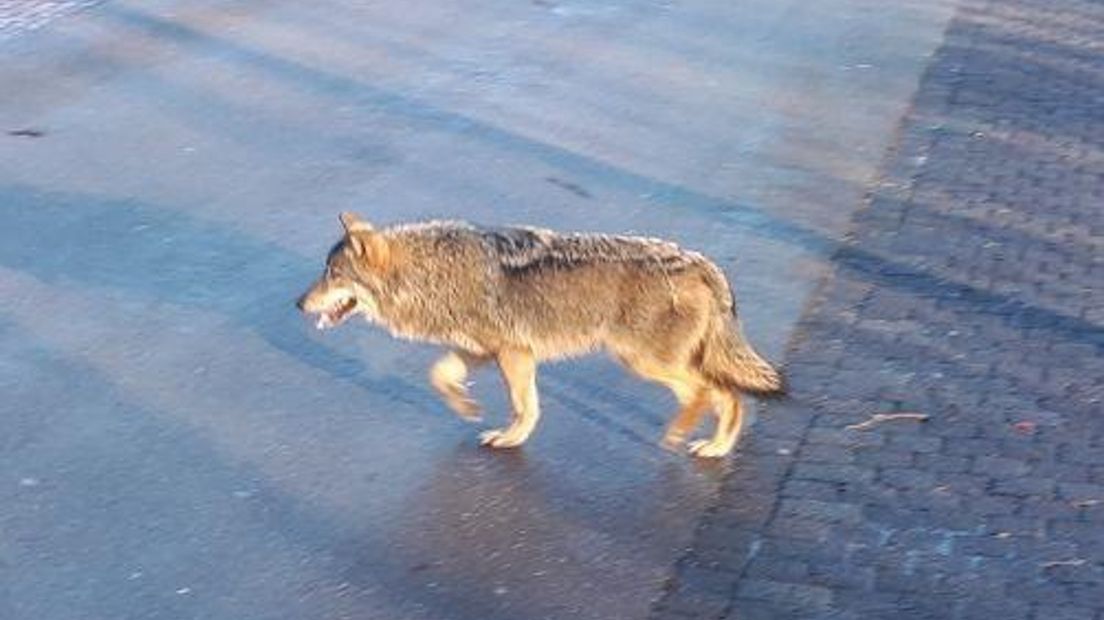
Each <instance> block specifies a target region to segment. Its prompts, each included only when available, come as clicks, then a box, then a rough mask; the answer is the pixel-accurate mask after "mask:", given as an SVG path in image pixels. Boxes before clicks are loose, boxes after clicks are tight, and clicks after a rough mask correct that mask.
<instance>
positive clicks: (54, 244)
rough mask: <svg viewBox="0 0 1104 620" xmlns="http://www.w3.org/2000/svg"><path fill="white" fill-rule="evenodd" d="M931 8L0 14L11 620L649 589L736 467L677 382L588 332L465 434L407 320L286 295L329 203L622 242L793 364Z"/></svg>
mask: <svg viewBox="0 0 1104 620" xmlns="http://www.w3.org/2000/svg"><path fill="white" fill-rule="evenodd" d="M949 11H950V7H949V6H947V5H946V4H943V3H938V2H930V3H920V2H916V3H882V2H875V1H874V0H869V1H865V2H864V1H856V0H829V1H827V2H821V3H806V2H801V1H799V0H792V1H785V2H773V1H767V0H751V1H747V2H735V3H734V2H731V1H707V0H703V1H701V2H689V3H674V2H662V1H641V2H636V1H627V0H614V1H611V2H604V3H594V2H589V1H584V0H576V1H559V0H548V1H544V0H534V1H533V2H529V3H517V2H506V1H494V0H492V1H486V2H478V3H460V2H457V3H450V2H437V1H434V2H424V3H411V4H410V5H409V6H405V5H404V7H403V8H402V10H398V9H397V8H396V6H392V5H389V4H386V3H372V4H365V3H353V2H319V3H299V2H277V1H274V2H209V1H201V2H186V3H185V2H114V1H108V2H105V3H102V4H99V5H96V6H93V7H91V8H87V9H85V10H83V11H80V12H77V13H75V14H71V15H64V16H61V17H59V18H58V19H56V20H54V21H52V22H50V23H49V24H46V25H44V26H42V27H41V28H39V29H37V30H35V31H33V32H26V33H21V34H17V36H9V37H8V38H6V39H0V129H2V130H3V133H2V134H0V394H2V395H3V398H2V400H0V423H2V430H0V618H4V619H7V620H31V619H34V620H60V619H69V618H81V619H84V618H143V619H146V618H203V619H205V620H220V619H227V620H231V619H232V620H244V619H261V618H264V619H268V618H272V619H276V618H281V619H282V618H288V619H291V618H295V619H302V618H358V619H359V618H379V619H388V620H394V619H407V618H409V619H423V618H424V619H430V618H447V619H468V618H471V619H473V620H474V619H480V620H492V619H496V618H501V619H516V618H526V619H528V618H594V619H603V620H608V619H612V618H644V617H646V616H647V613H648V609H649V606H650V604H651V602H652V601H653V600H654V599H655V598H656V596H657V595H658V594H659V592H660V590H661V588H662V586H663V583H664V580H665V579H666V578H667V577H668V576H669V575H670V573H671V569H672V566H673V564H674V563H675V562H676V561H677V559H678V558H679V557H680V555H681V554H682V553H683V551H684V549H685V548H686V545H687V544H688V541H689V540H690V537H691V535H692V533H693V529H694V526H695V523H696V522H697V519H698V517H699V516H700V514H701V513H702V511H703V510H706V509H708V507H709V506H710V502H711V498H712V497H713V494H714V491H715V489H716V486H717V483H718V481H719V480H720V479H721V478H722V477H723V476H724V475H725V472H726V471H728V470H729V469H730V468H733V467H754V463H753V462H749V459H750V457H749V456H747V455H741V454H736V455H735V456H734V457H733V458H730V459H727V460H725V461H722V462H713V463H700V462H698V463H696V462H693V461H692V460H690V459H689V458H687V457H685V456H683V455H679V454H672V453H668V452H665V451H663V450H661V449H660V448H659V447H658V445H657V443H656V442H657V440H658V438H659V436H660V433H661V430H662V427H663V425H664V423H665V421H666V419H667V417H668V416H669V414H670V413H671V412H672V410H673V407H674V403H673V400H672V399H671V397H670V396H669V395H668V394H667V393H666V392H665V391H664V390H662V389H660V388H658V387H655V386H651V385H647V384H644V383H642V382H640V381H638V380H636V379H634V378H632V377H630V376H628V375H627V374H625V373H623V372H621V371H620V370H619V369H618V368H616V366H615V365H614V364H613V363H612V362H609V361H607V360H605V359H602V358H601V357H594V358H588V359H586V360H581V361H577V362H572V363H564V364H558V365H554V366H547V367H545V368H543V369H542V371H541V374H540V377H539V386H540V390H541V396H542V403H543V408H544V414H545V415H544V418H543V420H542V422H541V426H540V427H539V428H538V430H537V433H536V434H535V436H534V437H533V439H532V440H531V441H530V443H529V444H528V445H527V446H526V447H525V448H524V449H522V450H517V451H509V452H492V451H488V450H484V449H481V448H479V447H478V446H477V441H476V436H477V431H478V430H479V429H480V427H479V426H472V425H469V424H465V423H463V422H461V421H460V420H458V419H457V418H455V417H454V416H452V415H451V414H450V413H448V412H447V410H446V409H445V407H444V406H443V405H442V404H440V403H439V402H438V400H437V399H436V398H435V396H434V395H433V394H432V393H431V391H430V390H429V388H428V386H427V384H426V381H425V379H424V378H425V371H426V369H427V367H428V365H429V364H430V362H431V361H432V360H433V358H434V355H435V353H436V352H435V351H434V350H433V349H432V348H431V347H427V346H422V345H416V344H410V343H400V342H396V341H393V340H391V339H390V338H389V337H388V336H386V335H384V334H381V333H379V332H377V331H374V330H373V329H371V328H369V327H368V326H366V325H346V326H343V327H341V328H340V329H338V330H335V331H330V332H325V333H317V332H315V331H313V330H312V329H311V327H310V325H309V322H307V321H304V320H303V319H302V318H301V317H300V316H298V315H297V313H296V310H295V308H294V306H293V302H294V299H295V297H296V296H297V295H298V294H300V293H301V292H302V291H303V290H304V289H305V287H306V286H307V284H308V283H309V281H310V280H311V279H312V278H313V277H314V276H315V275H316V273H317V271H318V270H319V269H320V267H321V262H322V259H323V257H324V253H325V251H326V249H327V248H328V247H329V245H330V244H331V243H332V242H333V241H334V240H335V239H336V237H337V235H338V231H339V227H338V224H337V219H336V215H337V213H338V212H339V211H341V210H355V211H358V212H359V213H361V214H362V215H363V216H365V217H367V218H368V219H371V220H373V221H375V222H377V223H380V224H386V223H389V222H396V221H405V220H410V219H417V218H423V217H455V218H463V219H469V220H473V221H477V222H482V223H488V224H507V223H527V224H535V225H545V226H551V227H555V228H560V229H585V230H600V231H611V232H635V233H641V234H648V235H655V236H662V237H668V238H672V239H674V240H676V241H679V242H680V243H682V244H683V245H686V246H688V247H691V248H694V249H698V250H701V251H704V252H706V253H707V254H709V255H711V256H712V257H714V258H715V259H716V260H717V262H718V263H719V264H720V265H721V266H722V267H723V268H724V269H725V270H726V272H727V273H728V274H729V276H730V278H731V280H732V282H733V284H734V286H735V289H736V294H737V298H738V299H739V303H740V305H741V310H742V313H743V315H744V317H745V318H744V320H745V324H746V327H747V330H748V332H749V334H750V337H751V339H752V340H753V341H754V342H755V343H756V344H757V345H758V346H759V347H760V348H761V349H762V350H763V351H764V352H765V353H767V354H768V355H769V356H770V357H772V358H775V359H781V358H783V357H784V350H785V344H786V341H787V339H788V337H789V336H790V334H791V332H792V330H793V326H794V323H795V321H796V320H797V318H798V316H799V315H800V313H801V311H802V307H803V305H804V303H805V300H806V298H807V296H808V294H809V293H810V291H811V289H812V287H813V286H815V284H816V282H817V280H818V278H819V277H820V275H821V274H822V270H823V269H824V258H825V257H826V256H828V255H829V254H830V253H831V252H832V251H833V249H834V248H835V247H836V245H837V243H838V242H839V240H840V239H841V238H842V235H843V233H844V232H845V231H846V225H847V221H848V218H849V216H850V214H851V213H852V212H853V211H854V209H856V208H858V207H859V206H860V205H861V202H862V196H863V193H864V191H865V188H866V187H867V186H868V184H869V183H870V182H871V181H872V180H873V179H872V175H873V174H874V170H875V169H876V166H877V165H878V163H879V162H880V161H881V159H882V158H883V156H884V154H885V151H886V149H887V148H888V147H889V146H890V145H891V144H892V141H893V135H894V129H895V127H896V124H897V123H898V121H899V119H900V117H901V115H902V114H903V113H904V112H905V110H906V106H907V103H908V100H909V98H910V96H911V95H912V93H913V90H914V88H915V85H916V81H917V79H918V77H919V75H920V73H921V72H922V71H923V69H924V67H925V65H926V63H927V59H928V55H929V54H930V52H931V51H932V50H933V49H934V47H935V46H936V45H937V44H938V42H939V40H940V38H941V36H942V28H943V26H944V23H945V21H946V19H947V18H948V17H949ZM9 34H10V33H9ZM476 381H477V384H476V388H475V390H476V394H477V395H478V396H479V398H480V399H481V400H483V402H484V404H485V406H486V408H487V409H488V411H489V413H488V421H487V423H486V424H497V423H501V422H502V421H503V420H504V419H505V415H506V414H505V411H506V410H505V407H506V403H505V399H504V398H503V395H502V393H501V387H500V382H499V380H498V378H497V377H496V376H495V375H494V374H493V373H492V372H488V371H484V372H481V373H480V374H478V375H477V376H476ZM751 432H754V428H752V430H751Z"/></svg>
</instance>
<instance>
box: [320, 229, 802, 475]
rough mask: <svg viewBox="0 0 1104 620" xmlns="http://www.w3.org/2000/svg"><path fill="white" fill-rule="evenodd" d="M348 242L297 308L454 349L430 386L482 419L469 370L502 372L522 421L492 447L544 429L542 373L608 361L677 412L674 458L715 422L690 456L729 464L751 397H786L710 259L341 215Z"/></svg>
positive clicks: (668, 440) (622, 242)
mask: <svg viewBox="0 0 1104 620" xmlns="http://www.w3.org/2000/svg"><path fill="white" fill-rule="evenodd" d="M341 221H342V223H343V224H344V226H345V236H344V237H343V238H342V240H341V241H340V242H338V243H337V245H335V246H334V248H333V250H331V251H330V254H329V257H328V259H327V263H326V270H325V272H324V273H323V275H322V277H321V278H320V279H319V280H318V281H317V282H316V283H315V284H314V285H313V286H312V287H311V289H310V290H309V291H307V293H306V294H304V295H303V297H302V299H301V300H300V301H299V307H300V308H301V309H302V310H303V311H304V312H307V313H309V314H316V315H318V326H319V328H323V327H330V326H333V325H337V324H338V323H341V322H342V321H344V320H345V319H347V318H348V317H350V316H352V315H354V314H362V315H364V316H365V317H366V318H367V319H368V320H370V321H372V322H375V323H378V324H380V325H382V326H383V327H385V328H387V329H388V330H390V331H391V333H392V334H394V335H395V336H398V337H402V338H408V339H412V340H419V341H427V342H433V343H437V344H440V345H443V346H445V347H448V349H449V352H448V353H446V354H445V355H444V356H443V357H442V358H441V359H440V360H439V361H438V362H437V363H436V364H435V365H434V366H433V368H432V369H431V370H430V381H431V383H432V384H433V386H434V387H435V388H436V389H437V391H439V392H440V393H441V395H442V396H443V397H444V399H445V401H446V402H447V403H448V404H449V406H450V407H451V408H452V409H454V410H455V411H456V412H457V413H458V414H460V415H461V416H463V417H465V418H468V419H478V412H479V407H478V405H477V404H476V403H475V402H474V401H473V400H472V399H471V398H470V397H469V395H468V391H467V388H466V380H467V376H468V372H469V370H471V369H473V368H475V367H478V366H480V365H482V364H484V363H486V362H489V361H492V360H493V361H495V362H496V363H497V365H498V367H499V369H500V370H501V372H502V375H503V378H504V379H505V382H506V385H507V388H508V391H509V395H510V401H511V404H512V408H513V419H512V422H511V423H510V424H509V426H507V427H505V428H501V429H495V430H489V431H486V432H484V433H483V434H482V436H481V439H482V442H483V443H484V444H486V445H489V446H493V447H497V448H507V447H514V446H518V445H520V444H522V443H523V442H524V441H525V440H526V439H527V438H528V437H529V435H530V433H532V432H533V429H534V428H535V427H536V424H537V420H538V418H539V416H540V407H539V403H538V398H537V388H536V382H535V378H536V370H537V365H538V364H539V363H540V362H543V361H546V360H554V359H560V358H567V357H572V356H578V355H583V354H586V353H589V352H592V351H596V350H605V351H608V352H609V353H610V354H612V355H613V357H615V358H616V359H617V360H619V361H620V362H621V363H622V364H624V365H625V366H627V367H628V368H630V369H632V370H633V371H634V372H636V373H637V374H638V375H640V376H642V377H644V378H645V379H650V380H652V381H657V382H659V383H661V384H663V385H666V386H667V387H668V388H670V389H671V390H672V391H673V392H674V394H675V397H676V398H677V399H678V402H679V404H680V409H679V411H678V412H677V413H676V414H675V416H674V419H673V420H672V421H671V422H670V424H669V426H668V428H667V431H666V433H665V435H664V440H663V441H664V444H665V445H667V446H669V447H674V446H678V445H680V444H682V443H683V442H684V441H685V439H686V437H687V436H688V435H689V434H690V432H691V431H693V430H694V428H696V427H697V425H698V423H699V421H700V420H701V417H702V414H703V413H704V412H705V411H706V410H708V409H712V410H713V411H714V412H715V414H716V417H717V425H716V431H715V432H714V434H713V437H712V438H711V439H708V440H701V441H695V442H691V443H690V444H689V450H690V452H692V453H694V454H696V455H698V456H702V457H719V456H724V455H725V454H727V453H728V452H729V451H730V450H731V449H732V447H733V445H734V444H735V443H736V440H737V438H738V437H739V434H740V430H741V427H742V425H743V415H742V407H741V404H740V396H741V393H752V394H759V395H771V394H778V393H781V391H782V389H783V385H782V377H781V375H780V374H779V372H778V371H777V370H776V369H775V368H774V367H772V366H771V365H770V364H769V363H768V362H767V361H766V360H764V359H763V358H762V357H761V356H760V355H759V354H757V353H756V352H755V351H754V350H753V349H752V348H751V346H750V345H749V344H748V342H747V341H746V340H745V339H744V336H743V334H742V333H741V329H740V324H739V321H738V319H737V317H736V313H735V305H734V302H733V298H732V294H731V292H730V290H729V286H728V282H727V280H726V279H725V276H724V274H723V273H722V272H721V270H720V269H718V268H717V266H716V265H714V264H713V263H712V262H710V261H709V260H708V259H706V258H705V257H704V256H702V255H701V254H698V253H695V252H689V251H686V250H683V249H681V248H679V247H678V246H676V245H675V244H673V243H669V242H666V241H661V240H657V239H648V238H642V237H629V236H613V235H599V234H557V233H554V232H552V231H549V230H542V229H536V228H478V227H475V226H472V225H470V224H465V223H461V222H426V223H418V224H404V225H398V226H393V227H389V228H384V229H380V230H377V229H375V228H373V227H372V226H371V225H369V224H368V223H367V222H364V221H363V220H360V219H359V218H358V217H356V216H355V215H352V214H347V213H346V214H342V217H341Z"/></svg>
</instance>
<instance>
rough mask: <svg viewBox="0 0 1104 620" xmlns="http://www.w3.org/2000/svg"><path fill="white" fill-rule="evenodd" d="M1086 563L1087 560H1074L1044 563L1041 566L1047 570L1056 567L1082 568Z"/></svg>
mask: <svg viewBox="0 0 1104 620" xmlns="http://www.w3.org/2000/svg"><path fill="white" fill-rule="evenodd" d="M1085 562H1086V560H1085V558H1074V559H1072V560H1054V561H1053V562H1043V563H1042V564H1041V565H1040V566H1042V568H1043V569H1044V570H1045V569H1047V568H1054V567H1056V566H1081V565H1082V564H1084V563H1085Z"/></svg>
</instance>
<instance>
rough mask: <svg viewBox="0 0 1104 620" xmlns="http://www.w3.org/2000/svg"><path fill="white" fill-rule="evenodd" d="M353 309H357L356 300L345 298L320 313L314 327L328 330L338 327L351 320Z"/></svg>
mask: <svg viewBox="0 0 1104 620" xmlns="http://www.w3.org/2000/svg"><path fill="white" fill-rule="evenodd" d="M353 308H356V298H355V297H343V298H341V299H339V300H337V301H335V302H334V303H333V304H332V305H331V306H330V307H329V308H326V309H325V310H322V311H320V312H319V313H318V320H317V321H315V323H314V326H315V327H317V328H318V329H326V328H327V327H333V326H335V325H338V324H339V323H341V322H342V321H344V320H345V319H347V318H349V313H351V312H352V311H353Z"/></svg>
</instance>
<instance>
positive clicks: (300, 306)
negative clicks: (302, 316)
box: [295, 295, 307, 312]
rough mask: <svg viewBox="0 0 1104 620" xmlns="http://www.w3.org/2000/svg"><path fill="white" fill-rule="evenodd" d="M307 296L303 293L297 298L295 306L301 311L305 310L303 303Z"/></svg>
mask: <svg viewBox="0 0 1104 620" xmlns="http://www.w3.org/2000/svg"><path fill="white" fill-rule="evenodd" d="M306 299H307V296H306V295H303V296H302V297H300V298H299V299H297V300H295V307H296V308H299V311H300V312H302V311H303V304H304V303H305V302H306Z"/></svg>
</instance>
